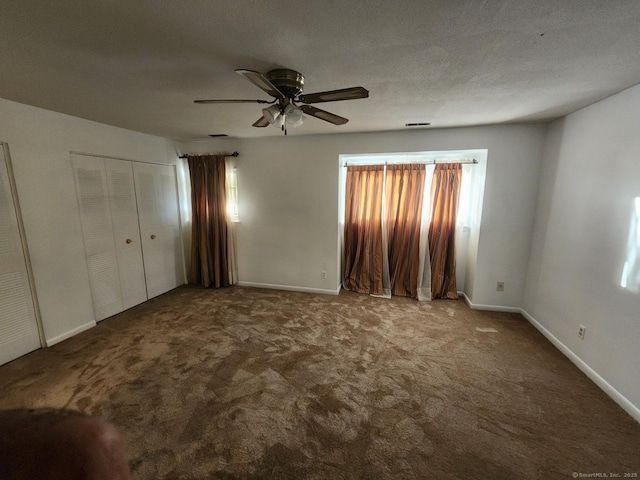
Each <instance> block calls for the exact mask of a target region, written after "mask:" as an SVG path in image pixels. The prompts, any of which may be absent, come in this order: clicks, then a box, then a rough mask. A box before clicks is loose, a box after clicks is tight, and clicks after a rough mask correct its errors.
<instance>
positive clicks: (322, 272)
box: [320, 270, 327, 280]
mask: <svg viewBox="0 0 640 480" xmlns="http://www.w3.org/2000/svg"><path fill="white" fill-rule="evenodd" d="M320 278H321V279H323V280H326V279H327V272H325V271H324V270H322V271H321V272H320Z"/></svg>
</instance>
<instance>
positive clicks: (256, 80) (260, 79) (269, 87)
mask: <svg viewBox="0 0 640 480" xmlns="http://www.w3.org/2000/svg"><path fill="white" fill-rule="evenodd" d="M236 73H238V74H240V75H243V76H244V77H245V78H246V79H247V80H249V81H250V82H251V83H253V84H254V85H255V86H256V87H258V88H261V89H262V90H264V91H265V92H267V93H268V94H269V95H271V96H272V97H275V98H278V99H281V100H282V99H284V98H285V97H284V95H283V94H282V92H281V91H280V90H278V89H277V88H276V87H275V86H274V85H273V83H271V82H270V81H269V80H268V79H267V77H265V76H264V75H262V74H261V73H260V72H254V71H253V70H243V69H238V70H236Z"/></svg>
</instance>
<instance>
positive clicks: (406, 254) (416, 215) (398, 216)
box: [385, 164, 426, 298]
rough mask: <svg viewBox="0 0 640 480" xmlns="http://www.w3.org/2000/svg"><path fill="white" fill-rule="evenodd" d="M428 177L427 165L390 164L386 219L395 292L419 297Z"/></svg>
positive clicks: (392, 284) (391, 277) (387, 181)
mask: <svg viewBox="0 0 640 480" xmlns="http://www.w3.org/2000/svg"><path fill="white" fill-rule="evenodd" d="M425 177H426V167H425V165H420V164H405V165H389V166H387V173H386V178H385V184H386V185H385V200H386V209H385V219H386V227H387V228H386V230H387V238H388V251H387V255H388V258H389V277H390V289H391V294H392V295H397V296H402V297H412V298H418V283H419V281H418V280H419V277H418V274H419V271H420V258H421V255H420V233H421V222H422V204H423V198H424V184H425ZM423 245H424V244H423ZM422 256H424V254H423V255H422Z"/></svg>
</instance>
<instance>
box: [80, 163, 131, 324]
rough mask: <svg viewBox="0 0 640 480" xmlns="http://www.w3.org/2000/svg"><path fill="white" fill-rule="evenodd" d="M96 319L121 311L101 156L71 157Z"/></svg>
mask: <svg viewBox="0 0 640 480" xmlns="http://www.w3.org/2000/svg"><path fill="white" fill-rule="evenodd" d="M71 157H72V162H73V171H74V177H75V181H76V190H77V195H78V208H79V209H80V221H81V223H82V237H83V239H84V250H85V255H86V258H87V268H88V269H89V283H90V284H91V294H92V299H93V311H94V313H95V315H96V320H104V319H105V318H107V317H110V316H112V315H115V314H116V313H119V312H121V311H122V310H124V305H123V302H122V293H121V290H120V274H119V272H118V257H117V255H116V246H115V241H114V237H113V222H112V219H111V205H110V202H109V188H108V186H107V176H106V173H105V168H104V159H103V158H101V157H91V156H87V155H76V154H73V155H72V156H71Z"/></svg>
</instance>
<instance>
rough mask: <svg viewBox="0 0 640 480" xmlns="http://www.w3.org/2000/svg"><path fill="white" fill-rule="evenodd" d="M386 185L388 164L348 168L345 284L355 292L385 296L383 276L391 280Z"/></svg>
mask: <svg viewBox="0 0 640 480" xmlns="http://www.w3.org/2000/svg"><path fill="white" fill-rule="evenodd" d="M383 186H384V165H367V166H355V167H348V168H347V183H346V191H345V220H344V276H343V285H344V287H345V288H346V289H348V290H353V291H354V292H359V293H368V294H370V295H385V288H384V285H383V274H384V272H385V271H386V272H387V273H386V275H387V277H388V271H389V270H388V266H387V268H385V263H386V262H388V260H387V257H386V255H384V254H383V253H384V251H385V248H383V244H382V241H383V235H382V233H383V229H382V225H383V221H382V194H383ZM386 283H387V285H388V279H387V281H386ZM388 290H389V289H388V286H387V292H386V294H387V295H388V294H389V291H388Z"/></svg>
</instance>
